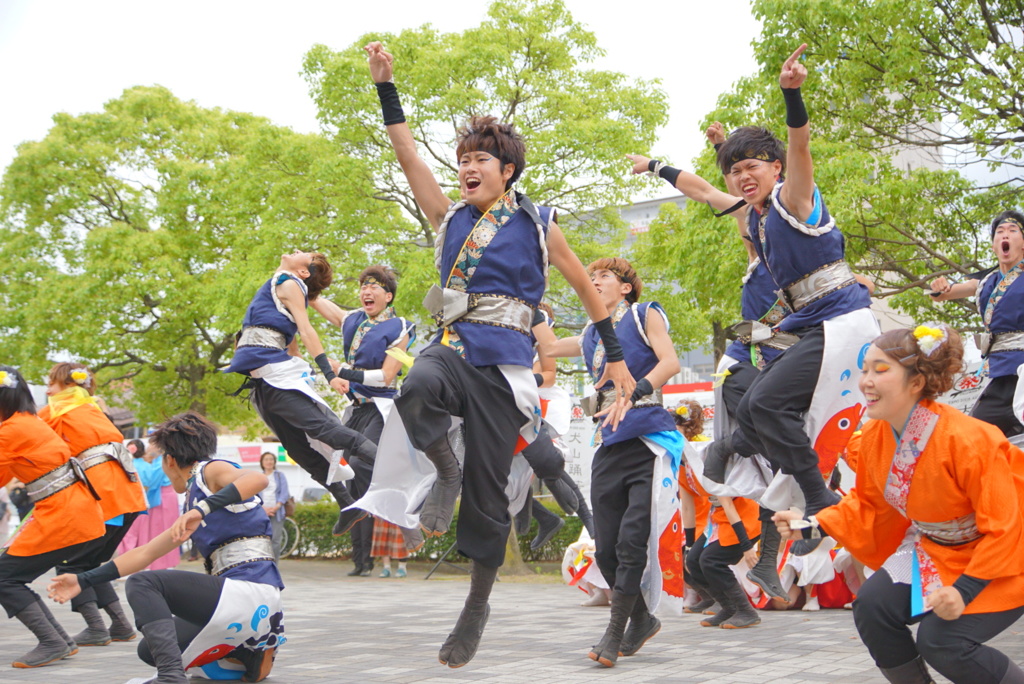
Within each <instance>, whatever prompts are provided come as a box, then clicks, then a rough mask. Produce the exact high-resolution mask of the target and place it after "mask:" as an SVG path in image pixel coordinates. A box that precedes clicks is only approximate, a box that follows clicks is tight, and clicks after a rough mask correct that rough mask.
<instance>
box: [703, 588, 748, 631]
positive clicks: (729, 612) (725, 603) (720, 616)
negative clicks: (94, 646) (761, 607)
mask: <svg viewBox="0 0 1024 684" xmlns="http://www.w3.org/2000/svg"><path fill="white" fill-rule="evenodd" d="M708 593H709V594H711V598H713V599H715V602H716V603H718V604H719V605H720V606H721V608H720V609H719V610H718V612H716V613H715V614H714V615H711V616H709V617H706V618H704V619H703V620H701V621H700V626H701V627H721V626H722V623H723V622H725V621H726V620H728V619H729V618H731V617H732V616H733V615H735V614H736V607H735V606H734V605H733V604H732V600H731V598H730V596H729V594H728V593H725V592H721V591H719V590H718V589H712V588H711V587H708ZM743 600H744V601H746V599H743Z"/></svg>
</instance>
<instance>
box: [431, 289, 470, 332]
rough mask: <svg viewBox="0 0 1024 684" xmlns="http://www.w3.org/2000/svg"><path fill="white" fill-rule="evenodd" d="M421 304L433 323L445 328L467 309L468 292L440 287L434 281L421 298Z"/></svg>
mask: <svg viewBox="0 0 1024 684" xmlns="http://www.w3.org/2000/svg"><path fill="white" fill-rule="evenodd" d="M423 306H424V307H426V309H427V311H429V312H430V314H431V315H432V316H433V318H434V322H435V323H437V324H438V325H439V326H440V327H442V328H447V327H448V326H449V325H451V324H452V323H454V322H455V321H457V320H459V319H460V318H462V317H463V316H465V315H466V313H467V312H468V311H469V293H468V292H462V291H460V290H453V289H452V288H450V287H444V288H442V287H441V286H440V285H438V284H437V283H434V284H433V285H432V286H431V287H430V290H428V291H427V296H426V297H424V298H423Z"/></svg>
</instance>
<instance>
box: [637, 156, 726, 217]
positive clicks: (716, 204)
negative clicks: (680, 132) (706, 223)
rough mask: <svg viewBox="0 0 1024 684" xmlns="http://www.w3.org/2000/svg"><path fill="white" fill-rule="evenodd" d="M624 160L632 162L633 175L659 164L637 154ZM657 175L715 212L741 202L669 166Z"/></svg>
mask: <svg viewBox="0 0 1024 684" xmlns="http://www.w3.org/2000/svg"><path fill="white" fill-rule="evenodd" d="M626 159H628V160H629V161H631V162H633V173H635V174H640V173H647V172H648V171H653V170H654V168H657V166H656V165H657V164H658V163H660V162H655V164H651V159H650V158H649V157H645V156H643V155H639V154H627V155H626ZM652 167H653V168H652ZM658 175H659V176H660V177H662V178H664V179H665V180H667V181H668V182H669V183H670V184H671V185H672V186H673V187H674V188H675V189H676V190H678V191H679V192H681V193H683V194H684V195H686V196H687V197H689V198H690V199H692V200H694V201H695V202H700V203H701V204H707V205H709V206H710V207H711V208H712V209H714V210H715V211H725V210H726V209H730V208H732V207H734V206H736V203H737V202H742V201H743V198H741V197H733V196H732V195H730V194H729V193H727V192H722V191H721V190H719V189H718V188H716V187H715V186H713V185H712V184H711V183H708V182H707V181H706V180H704V179H703V178H701V177H700V176H698V175H696V174H693V173H690V172H689V171H680V170H679V169H675V168H672V167H671V166H662V167H661V168H660V170H659V171H658Z"/></svg>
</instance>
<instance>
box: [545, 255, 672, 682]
mask: <svg viewBox="0 0 1024 684" xmlns="http://www.w3.org/2000/svg"><path fill="white" fill-rule="evenodd" d="M587 271H588V272H589V273H590V278H591V282H593V284H594V288H595V289H596V290H597V292H598V294H599V295H600V297H601V301H602V303H603V304H604V305H605V309H606V310H607V312H608V315H609V316H610V317H611V319H612V322H613V324H614V325H615V332H616V334H617V335H618V338H619V340H620V342H621V344H622V348H623V351H624V354H625V358H626V365H627V366H628V367H629V371H630V373H631V374H632V375H633V376H634V377H636V378H640V380H638V381H637V383H636V389H635V390H634V391H633V393H632V395H631V396H630V398H629V404H628V406H629V407H630V410H629V411H628V412H627V413H626V415H625V416H624V417H623V418H622V420H621V421H620V422H619V424H618V425H614V424H610V422H609V421H608V420H607V419H606V420H605V421H604V424H603V425H602V426H601V429H600V431H599V432H598V434H597V436H596V438H595V441H596V442H597V443H598V444H600V448H598V450H597V452H596V453H595V454H594V463H593V469H592V474H591V488H590V498H591V502H592V503H593V505H594V510H593V514H594V528H595V532H596V536H595V540H594V541H595V544H596V547H597V550H596V553H595V555H594V557H595V559H596V561H597V565H598V567H599V568H600V570H601V574H602V575H604V578H605V580H606V581H607V582H608V585H609V586H610V587H612V588H613V592H612V610H611V619H610V621H609V623H608V628H607V630H606V631H605V634H604V636H603V637H602V638H601V641H600V642H598V644H597V645H596V646H594V648H593V649H592V650H591V652H590V658H591V659H592V660H596V661H597V662H599V663H600V664H602V665H604V666H605V667H613V666H614V665H615V662H616V660H617V659H618V657H619V655H633V654H634V653H636V652H637V651H638V650H640V647H641V646H642V645H643V644H644V643H645V642H646V641H647V640H648V639H650V638H651V637H652V636H654V635H655V634H657V632H658V630H659V629H660V628H661V623H660V622H659V621H658V619H657V618H656V617H654V616H653V615H651V613H650V610H653V609H655V608H657V605H654V604H653V601H655V600H657V599H658V598H660V593H659V594H657V595H655V597H654V598H653V599H652V604H651V605H649V604H648V602H647V601H646V600H645V599H644V597H643V596H640V588H641V587H640V584H641V582H640V581H641V579H642V578H643V576H644V571H645V569H646V568H647V566H648V560H649V553H648V549H649V547H648V542H649V539H650V537H651V527H652V520H651V507H652V500H653V492H652V488H653V481H654V471H655V461H656V460H657V459H658V458H659V457H661V456H666V455H667V456H668V457H669V458H670V459H672V460H673V462H674V464H675V465H674V467H675V468H678V463H679V460H678V459H679V458H680V457H681V454H682V448H683V439H682V437H681V435H679V433H678V432H676V430H675V424H674V422H673V420H672V417H671V416H670V415H669V414H668V412H667V411H665V410H664V408H663V407H662V405H661V391H660V388H661V386H662V385H663V384H664V383H665V381H666V380H668V379H669V378H671V377H672V376H673V375H675V374H676V373H678V372H679V359H678V357H677V356H676V353H675V349H674V348H673V346H672V340H671V338H670V337H669V335H668V318H667V316H666V315H665V312H664V311H663V310H662V308H661V306H660V305H659V304H657V303H656V302H649V303H644V304H637V300H638V299H639V297H640V291H641V289H642V287H643V283H642V281H641V280H640V278H639V276H637V274H636V271H634V270H633V267H632V266H631V265H630V263H629V262H628V261H626V260H625V259H598V260H597V261H595V262H594V263H592V264H590V266H588V267H587ZM541 353H542V354H545V355H547V356H579V355H580V354H581V353H582V355H583V358H584V360H585V361H586V364H587V369H588V370H589V371H590V374H591V377H592V378H593V379H594V380H595V381H596V382H597V383H598V384H597V387H598V388H599V391H598V394H597V395H596V396H597V400H598V406H597V408H598V409H599V410H598V412H597V413H595V414H594V415H595V416H598V417H602V416H605V415H606V414H608V411H609V410H608V408H607V407H608V406H609V405H610V404H612V402H614V401H615V400H616V395H615V392H616V390H615V388H613V387H611V386H610V384H608V383H603V382H602V381H601V379H600V378H601V377H602V374H603V372H604V363H605V347H604V344H603V343H602V342H601V339H600V337H599V335H598V332H597V330H596V328H595V326H593V325H588V326H587V327H586V328H585V329H584V331H583V334H582V335H580V336H579V337H571V338H565V339H562V340H559V341H558V342H557V343H556V344H555V345H553V346H551V347H545V346H544V345H543V341H542V347H541ZM609 415H610V414H609ZM673 475H674V474H673ZM673 479H674V477H673ZM672 490H673V493H674V492H675V488H674V487H673V488H672ZM673 498H675V497H673ZM675 503H676V507H677V508H678V499H675ZM676 515H678V511H677V512H676ZM681 541H682V540H681V539H677V540H676V552H677V553H678V552H679V550H680V549H681ZM680 561H681V558H680ZM672 570H673V571H674V573H675V575H674V576H675V577H678V578H679V586H678V597H679V598H680V599H681V598H682V579H681V576H682V563H681V562H680V563H679V567H678V568H673V569H672ZM652 574H654V573H653V572H652ZM649 608H650V610H649ZM627 621H628V623H629V628H628V629H627V628H626V624H627Z"/></svg>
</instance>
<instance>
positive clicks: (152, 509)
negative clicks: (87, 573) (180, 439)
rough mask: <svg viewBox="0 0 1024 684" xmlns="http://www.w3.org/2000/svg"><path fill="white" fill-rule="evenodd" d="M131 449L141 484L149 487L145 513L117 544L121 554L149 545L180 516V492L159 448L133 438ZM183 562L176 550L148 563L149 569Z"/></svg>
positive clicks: (165, 567)
mask: <svg viewBox="0 0 1024 684" xmlns="http://www.w3.org/2000/svg"><path fill="white" fill-rule="evenodd" d="M128 451H130V452H132V455H133V456H134V457H135V470H136V471H137V472H138V473H139V479H140V480H141V481H142V486H143V487H145V488H146V505H147V506H148V508H147V509H146V515H144V516H140V517H139V519H138V520H136V521H135V524H134V525H132V526H131V528H130V529H129V530H128V534H126V535H125V536H124V539H122V540H121V543H120V544H119V545H118V547H117V553H118V555H120V554H122V553H125V552H126V551H130V550H131V549H134V548H137V547H139V546H144V545H146V544H147V543H148V542H149V541H150V540H152V539H153V538H154V537H156V536H157V535H158V534H160V533H161V532H163V531H164V530H166V529H167V528H168V527H170V526H171V524H172V523H173V522H174V521H175V520H177V519H178V515H179V513H180V511H179V509H178V495H177V494H176V493H175V492H174V488H173V487H172V486H171V481H170V480H168V479H167V476H166V475H165V474H164V471H163V468H162V467H161V466H160V461H159V460H158V459H157V457H158V456H159V455H160V453H159V449H157V448H156V447H155V446H152V445H151V446H150V447H148V448H147V447H146V445H145V444H143V443H142V440H139V439H133V440H131V441H130V442H128ZM180 561H181V553H180V552H179V551H178V550H177V549H175V550H174V551H171V552H170V553H167V554H165V555H163V556H160V557H159V558H157V559H156V560H155V561H153V562H152V563H150V564H149V566H148V567H147V568H146V569H147V570H169V569H170V568H173V567H177V565H178V563H179V562H180Z"/></svg>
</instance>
